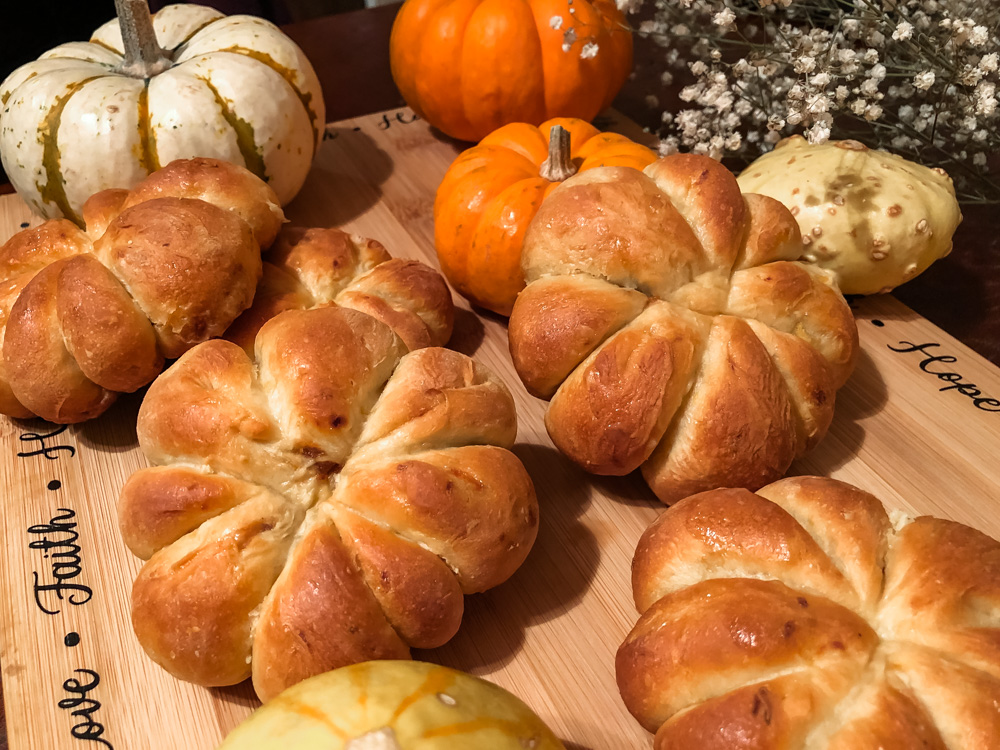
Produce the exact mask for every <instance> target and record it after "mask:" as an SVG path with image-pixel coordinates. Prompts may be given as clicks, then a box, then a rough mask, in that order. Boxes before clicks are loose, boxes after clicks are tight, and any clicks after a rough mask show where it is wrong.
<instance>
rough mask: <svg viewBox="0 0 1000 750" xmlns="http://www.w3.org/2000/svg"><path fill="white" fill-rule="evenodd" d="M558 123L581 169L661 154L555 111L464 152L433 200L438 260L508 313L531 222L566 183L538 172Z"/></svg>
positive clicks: (476, 296)
mask: <svg viewBox="0 0 1000 750" xmlns="http://www.w3.org/2000/svg"><path fill="white" fill-rule="evenodd" d="M573 7H576V4H575V3H574V6H573ZM556 125H559V126H562V127H563V128H565V129H566V130H567V131H569V138H570V144H571V150H570V156H571V158H572V161H573V164H574V166H575V167H576V169H577V172H584V171H586V170H588V169H593V168H594V167H612V166H614V167H634V168H635V169H643V168H645V167H646V166H647V165H648V164H651V163H653V162H654V161H655V160H656V154H654V153H653V152H652V151H651V150H650V149H648V148H646V147H645V146H642V145H640V144H638V143H635V142H634V141H631V140H629V139H628V138H626V137H625V136H623V135H618V134H617V133H602V132H600V131H599V130H598V129H597V128H595V127H594V126H593V125H591V124H590V123H588V122H585V121H583V120H578V119H571V118H555V119H552V120H549V121H548V122H544V123H542V125H541V126H540V127H537V128H536V127H535V126H533V125H528V124H525V123H512V124H510V125H505V126H503V127H502V128H500V129H499V130H497V131H495V132H493V133H490V135H488V136H486V138H484V139H483V140H482V142H481V143H480V144H479V145H478V146H473V147H472V148H470V149H469V150H468V151H466V152H465V153H463V154H462V155H461V156H459V157H458V158H457V159H456V160H455V161H454V163H453V164H452V165H451V167H449V168H448V172H447V173H446V174H445V176H444V180H443V181H442V182H441V185H440V187H438V191H437V197H436V198H435V201H434V244H435V246H436V248H437V254H438V260H439V261H440V263H441V270H442V271H443V272H444V275H445V276H446V277H447V278H448V281H450V282H451V284H452V286H454V287H455V288H456V289H457V290H458V291H459V292H460V293H461V294H462V295H464V296H465V297H467V298H468V299H469V300H470V301H471V302H472V303H473V304H475V305H478V306H480V307H485V308H486V309H488V310H492V311H493V312H497V313H500V314H501V315H510V311H511V309H512V308H513V306H514V300H515V299H516V298H517V294H518V292H520V291H521V290H522V289H523V288H524V274H523V272H522V271H521V245H522V243H523V241H524V233H525V232H526V231H527V229H528V224H530V223H531V220H532V219H533V218H534V217H535V214H536V213H538V208H539V206H540V205H541V204H542V201H543V200H544V199H545V197H546V196H547V195H548V194H549V193H550V192H552V190H554V189H555V187H556V186H557V185H559V184H560V183H559V182H558V181H550V180H548V179H546V178H544V177H541V176H540V174H539V173H540V171H541V169H542V164H543V163H544V162H545V160H546V159H547V158H548V155H549V137H550V133H551V131H552V128H553V127H555V126H556Z"/></svg>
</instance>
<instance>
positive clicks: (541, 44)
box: [389, 0, 632, 141]
mask: <svg viewBox="0 0 1000 750" xmlns="http://www.w3.org/2000/svg"><path fill="white" fill-rule="evenodd" d="M554 19H560V20H558V21H556V20H554ZM567 32H569V33H570V37H571V38H575V41H573V42H572V43H571V44H569V45H568V49H564V44H565V43H566V40H567V37H566V34H567ZM588 45H596V47H595V46H588ZM595 50H596V52H595ZM389 54H390V62H391V65H392V77H393V79H394V80H395V81H396V86H398V87H399V90H400V93H402V95H403V98H404V99H405V100H406V103H407V104H409V105H410V107H412V108H413V110H414V111H415V112H416V113H417V114H419V115H420V116H421V117H423V118H424V119H425V120H427V121H428V122H429V123H430V124H431V125H433V126H434V127H436V128H438V129H439V130H441V131H442V132H444V133H446V134H447V135H450V136H452V137H453V138H460V139H462V140H466V141H478V140H480V139H481V138H483V137H484V136H485V135H487V134H488V133H490V132H492V131H494V130H496V129H497V128H498V127H500V126H501V125H506V124H507V123H510V122H528V123H531V124H532V125H538V124H539V123H540V122H542V121H543V120H546V119H548V118H550V117H556V116H560V117H579V118H582V119H584V120H588V121H589V120H592V119H593V118H594V117H595V116H596V115H597V114H598V112H600V111H601V110H603V109H605V108H606V107H607V106H608V105H610V104H611V100H612V99H614V98H615V95H616V94H617V93H618V91H619V89H621V87H622V84H624V83H625V79H626V78H627V77H628V74H629V72H630V71H631V70H632V34H631V32H630V30H629V28H628V26H627V25H626V22H625V18H624V16H623V15H622V13H621V11H619V10H618V8H617V6H616V4H615V2H614V0H575V1H574V2H567V0H518V1H517V2H511V0H407V2H405V3H404V4H403V7H402V8H401V9H400V11H399V14H398V15H397V16H396V21H395V23H394V24H393V27H392V36H391V38H390V41H389Z"/></svg>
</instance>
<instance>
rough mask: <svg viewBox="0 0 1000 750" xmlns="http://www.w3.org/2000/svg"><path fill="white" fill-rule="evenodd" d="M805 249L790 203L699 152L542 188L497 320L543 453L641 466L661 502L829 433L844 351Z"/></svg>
mask: <svg viewBox="0 0 1000 750" xmlns="http://www.w3.org/2000/svg"><path fill="white" fill-rule="evenodd" d="M801 252H802V243H801V237H800V235H799V229H798V226H797V225H796V223H795V219H794V218H793V217H792V215H791V214H790V213H789V211H788V209H786V208H785V207H784V206H783V205H781V204H780V203H778V202H777V201H776V200H773V199H771V198H766V197H764V196H759V195H752V194H750V195H743V194H742V193H741V192H740V189H739V186H738V185H737V184H736V179H735V178H734V177H733V175H732V174H731V173H730V172H729V171H728V170H727V169H726V168H725V167H723V166H721V165H720V164H719V163H718V162H715V161H713V160H712V159H709V158H708V157H701V156H693V155H676V156H671V157H667V158H664V159H660V160H659V161H657V162H654V163H653V164H651V165H650V166H648V167H647V168H646V169H645V170H644V171H642V172H640V171H638V170H635V169H627V168H616V167H606V168H598V169H594V170H591V171H589V172H586V173H584V174H581V175H578V176H576V177H572V178H570V179H569V180H567V181H566V182H564V183H563V184H562V185H561V186H560V187H558V188H556V189H555V190H554V191H553V192H552V194H551V195H550V196H549V198H548V199H547V200H546V201H545V203H543V204H542V207H541V209H540V210H539V212H538V214H537V216H536V217H535V219H534V220H533V221H532V223H531V226H530V227H529V228H528V232H527V236H526V237H525V242H524V255H523V262H524V271H525V278H526V280H527V281H528V285H527V287H526V288H525V289H524V291H522V292H521V294H520V295H519V296H518V298H517V302H516V303H515V305H514V310H513V313H512V315H511V318H510V326H509V334H510V351H511V355H512V356H513V360H514V365H515V367H516V369H517V372H518V374H519V375H520V377H521V380H522V381H523V382H524V384H525V386H526V387H527V389H528V390H529V391H530V392H531V393H533V394H535V395H537V396H541V397H543V398H548V399H551V404H550V406H549V409H548V412H547V413H546V417H545V424H546V427H547V428H548V431H549V435H551V437H552V440H553V442H555V444H556V446H557V447H558V448H559V449H560V450H561V451H562V452H563V453H565V454H566V455H567V456H569V457H570V458H571V459H573V460H574V461H576V462H577V463H578V464H580V465H581V466H583V467H584V468H585V469H587V470H588V471H591V472H594V473H597V474H615V475H620V474H627V473H629V472H631V471H633V470H635V469H637V468H640V467H641V468H642V471H643V474H644V476H645V477H646V480H647V481H648V482H649V484H650V486H651V487H652V488H653V491H654V492H655V493H656V494H657V495H658V496H659V497H660V499H661V500H663V501H664V502H672V501H673V500H677V499H680V498H682V497H685V496H686V495H689V494H691V493H692V492H696V491H699V490H705V489H709V488H712V487H718V486H743V487H750V488H757V487H761V486H763V485H765V484H767V483H768V482H770V481H773V480H775V479H777V478H779V477H780V476H782V475H783V474H784V472H785V471H786V470H787V469H788V467H789V465H790V464H791V463H792V460H793V459H794V458H795V457H797V456H799V455H801V454H802V453H804V452H805V451H806V450H808V449H809V448H811V447H812V446H813V445H815V444H816V443H817V442H818V441H819V440H820V439H821V438H822V437H823V435H824V434H825V433H826V430H827V427H828V426H829V424H830V420H831V419H832V416H833V403H834V396H835V394H836V391H837V389H838V388H840V386H842V385H843V384H844V381H845V380H846V379H847V377H848V375H849V374H850V373H851V370H852V368H853V366H854V360H855V357H856V353H857V341H858V333H857V326H856V325H855V323H854V319H853V317H852V316H851V311H850V309H849V308H848V306H847V303H846V302H845V301H844V298H843V297H842V296H841V294H840V292H839V291H838V290H837V287H836V284H835V283H834V281H833V279H832V275H831V274H830V273H829V272H826V271H822V270H820V269H817V268H815V267H812V266H807V265H804V264H802V263H798V262H796V259H797V258H798V257H799V255H800V254H801Z"/></svg>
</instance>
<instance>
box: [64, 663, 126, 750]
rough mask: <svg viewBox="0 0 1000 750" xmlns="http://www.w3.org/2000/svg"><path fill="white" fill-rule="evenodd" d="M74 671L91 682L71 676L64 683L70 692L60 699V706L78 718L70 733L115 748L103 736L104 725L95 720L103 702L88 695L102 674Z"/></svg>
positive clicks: (83, 670)
mask: <svg viewBox="0 0 1000 750" xmlns="http://www.w3.org/2000/svg"><path fill="white" fill-rule="evenodd" d="M74 671H75V672H76V674H79V675H84V677H89V678H91V679H90V681H89V682H84V681H81V680H79V679H77V678H75V677H70V678H69V679H68V680H66V682H64V683H63V690H65V691H66V692H67V693H69V697H68V698H63V699H62V700H60V701H59V708H62V709H64V710H66V711H69V712H70V715H71V716H72V717H73V718H74V719H75V720H76V723H75V724H73V728H72V729H71V730H70V733H71V734H72V735H73V736H74V737H75V738H76V739H78V740H90V741H91V742H99V743H100V744H102V745H104V746H105V747H106V748H108V750H114V747H113V746H112V745H111V743H110V742H108V741H107V740H106V739H104V737H102V736H101V735H102V734H104V725H103V724H101V723H100V722H99V721H95V720H94V714H95V713H97V712H98V711H99V710H100V709H101V704H100V702H99V701H97V700H94V699H93V698H89V697H88V695H87V694H88V693H90V691H91V690H93V689H94V688H96V687H97V686H98V685H99V684H100V682H101V677H100V675H98V674H97V672H94V671H92V670H90V669H76V670H74Z"/></svg>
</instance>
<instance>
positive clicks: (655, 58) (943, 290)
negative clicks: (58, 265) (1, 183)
mask: <svg viewBox="0 0 1000 750" xmlns="http://www.w3.org/2000/svg"><path fill="white" fill-rule="evenodd" d="M398 9H399V6H398V5H389V6H382V7H378V8H372V9H368V10H362V11H355V12H351V13H343V14H339V15H334V16H326V17H322V18H318V19H314V20H311V21H306V22H302V23H296V24H290V25H287V26H284V27H283V29H284V30H285V31H286V33H288V35H289V36H291V37H292V39H294V40H295V41H296V42H297V43H298V44H299V45H300V46H301V47H302V49H303V50H304V51H305V53H306V55H307V56H308V57H309V59H310V60H311V61H312V64H313V66H314V67H315V69H316V72H317V74H318V75H319V79H320V82H321V84H322V87H323V93H324V97H325V99H326V107H327V119H328V121H331V122H332V121H336V120H342V119H346V118H350V117H357V116H359V115H364V114H369V113H372V112H378V111H381V110H384V109H389V108H393V107H398V106H401V105H403V103H404V102H403V100H402V97H401V96H400V94H399V91H398V90H397V89H396V87H395V85H394V84H393V81H392V76H391V75H390V71H389V32H390V29H391V27H392V22H393V19H394V18H395V16H396V13H397V11H398ZM661 57H662V51H661V50H660V49H659V48H657V47H655V46H654V45H653V44H651V43H649V42H646V41H645V40H643V39H641V38H638V37H637V39H636V72H635V74H634V75H633V77H632V78H631V79H630V80H629V81H628V83H627V84H626V85H625V88H624V89H623V91H622V92H621V94H620V95H619V96H618V98H617V99H616V100H615V103H614V106H615V108H616V109H618V110H619V111H621V112H622V113H624V114H626V115H627V116H629V117H631V118H632V119H633V120H635V121H636V122H638V123H640V124H642V125H644V126H646V127H649V128H651V129H655V128H656V126H657V123H658V120H659V113H660V112H661V111H662V107H663V106H668V107H669V106H670V105H671V103H672V102H676V97H675V92H672V91H668V90H665V89H664V88H663V87H662V85H661V84H660V76H659V71H660V69H661V65H660V59H661ZM649 95H654V96H656V97H657V98H658V100H659V102H660V104H661V106H660V107H657V108H655V109H654V108H650V107H649V106H648V105H647V97H648V96H649ZM8 189H9V188H8ZM0 192H3V190H2V188H0ZM963 213H964V216H965V220H964V221H963V223H962V225H961V226H960V227H959V229H958V232H957V233H956V235H955V249H954V251H953V252H952V253H951V255H949V256H948V257H947V258H945V259H943V260H941V261H939V262H937V263H935V264H934V265H933V266H932V267H931V269H930V270H929V271H927V272H926V273H924V274H923V275H922V276H920V277H918V278H917V279H915V280H914V281H911V282H909V283H908V284H906V285H905V286H904V287H901V288H900V289H898V290H896V292H894V296H896V297H897V298H898V299H899V300H901V301H902V302H904V303H905V304H907V305H909V306H910V307H911V308H913V309H914V310H916V311H917V312H919V313H920V314H921V315H923V316H924V317H926V318H927V319H929V320H930V321H931V322H933V323H935V324H936V325H938V326H940V327H941V328H943V329H944V330H945V331H947V332H948V333H950V334H952V335H953V336H954V337H956V338H957V339H959V340H960V341H962V342H963V343H965V344H967V345H968V346H969V347H971V348H972V349H974V350H975V351H977V352H979V353H980V354H981V355H983V356H984V357H986V358H987V359H989V360H990V361H992V362H993V363H994V364H997V365H1000V209H998V208H997V207H989V206H966V207H964V208H963ZM2 718H3V703H2V698H0V719H2ZM0 750H7V738H6V722H5V721H0ZM124 750H131V749H124Z"/></svg>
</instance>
